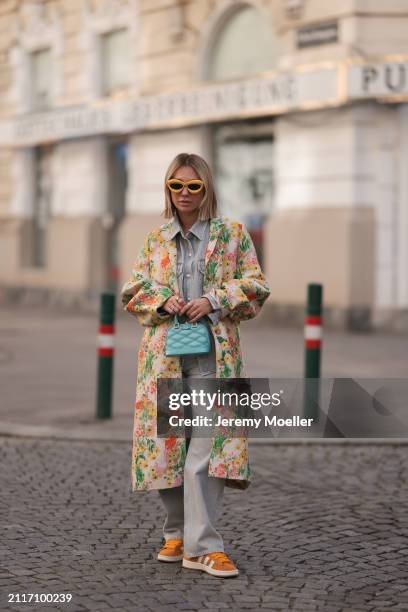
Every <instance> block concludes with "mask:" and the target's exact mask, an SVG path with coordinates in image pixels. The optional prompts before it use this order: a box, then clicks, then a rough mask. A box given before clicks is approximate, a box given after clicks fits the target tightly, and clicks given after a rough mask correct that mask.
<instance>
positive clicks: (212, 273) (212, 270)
mask: <svg viewBox="0 0 408 612" xmlns="http://www.w3.org/2000/svg"><path fill="white" fill-rule="evenodd" d="M207 270H208V275H209V276H215V273H216V271H217V262H216V261H210V262H208V266H207Z"/></svg>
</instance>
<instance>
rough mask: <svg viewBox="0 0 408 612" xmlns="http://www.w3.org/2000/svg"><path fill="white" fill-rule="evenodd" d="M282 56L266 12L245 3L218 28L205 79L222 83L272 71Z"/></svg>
mask: <svg viewBox="0 0 408 612" xmlns="http://www.w3.org/2000/svg"><path fill="white" fill-rule="evenodd" d="M279 54H280V43H279V40H278V37H277V35H276V34H275V32H274V31H273V29H272V28H271V27H270V25H269V24H268V22H267V20H266V19H265V15H264V13H263V12H261V11H260V10H259V9H258V8H257V7H255V6H252V5H245V4H243V5H242V6H241V7H238V8H237V9H236V10H235V11H234V12H233V13H232V14H229V15H227V16H226V19H225V21H223V23H222V24H220V25H219V28H218V33H217V34H216V35H215V37H214V39H213V43H212V52H211V56H210V60H209V63H208V68H207V75H206V76H207V78H208V79H209V80H214V81H221V80H227V79H235V78H240V77H245V76H252V75H255V74H258V73H260V72H265V71H267V70H273V69H274V68H276V67H277V62H278V57H279Z"/></svg>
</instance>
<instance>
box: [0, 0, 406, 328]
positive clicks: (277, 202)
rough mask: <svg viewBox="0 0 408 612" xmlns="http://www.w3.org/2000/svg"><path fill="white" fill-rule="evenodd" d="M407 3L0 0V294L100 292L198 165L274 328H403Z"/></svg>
mask: <svg viewBox="0 0 408 612" xmlns="http://www.w3.org/2000/svg"><path fill="white" fill-rule="evenodd" d="M407 25H408V6H406V2H405V1H404V0H387V2H385V0H384V1H379V0H345V1H344V2H342V3H332V2H324V1H323V0H252V1H242V2H241V1H238V0H215V1H211V0H199V1H197V0H183V1H181V0H180V1H179V0H168V1H166V2H163V1H162V0H149V1H147V0H47V1H45V0H44V1H34V0H27V1H26V0H15V1H13V0H8V2H7V3H0V27H1V31H2V32H3V33H4V34H3V35H2V37H1V38H0V41H1V42H0V45H1V46H2V48H1V49H0V52H1V57H2V58H3V63H2V65H1V73H0V75H1V76H0V79H1V80H0V88H1V92H2V95H1V96H0V157H1V164H0V168H1V169H0V172H1V187H0V211H1V218H0V232H1V242H0V245H1V251H0V261H1V264H0V295H1V297H2V300H3V301H4V300H9V301H21V302H26V303H28V304H30V303H34V302H35V301H38V302H53V303H58V304H69V303H74V304H79V305H82V306H86V305H88V304H93V305H94V304H95V303H96V301H97V297H98V295H99V292H100V291H102V290H105V289H108V290H111V291H117V290H118V287H119V286H120V284H121V283H122V282H123V281H124V280H125V279H126V278H127V277H128V275H129V272H130V270H131V266H132V262H133V260H134V257H135V256H136V253H137V250H138V248H139V245H140V244H141V241H142V239H143V237H144V236H145V234H146V233H147V231H148V230H150V229H152V228H153V227H157V226H158V225H160V224H161V223H164V222H165V219H164V217H163V216H162V215H161V212H162V210H163V204H164V199H163V175H164V172H165V169H166V167H167V165H168V163H169V161H170V160H171V159H172V157H173V156H174V155H175V154H177V153H179V152H181V151H188V152H196V153H199V154H201V155H203V156H204V157H206V158H207V159H208V160H209V161H210V163H211V165H212V168H213V171H214V175H215V178H216V184H217V193H218V199H219V204H220V213H221V214H225V215H227V216H229V217H231V218H234V219H237V220H240V221H242V222H244V223H245V224H246V226H247V227H248V229H249V231H250V233H251V235H252V237H253V240H254V243H255V245H256V249H257V252H258V255H259V258H260V261H261V262H262V265H263V268H264V269H265V272H266V274H267V277H268V280H269V282H270V286H271V297H270V299H269V300H268V303H267V309H265V310H267V312H268V315H267V316H269V317H270V320H273V321H276V322H285V323H295V324H299V325H300V324H301V323H302V320H303V315H304V301H305V295H306V285H307V283H308V282H321V283H323V285H324V298H325V307H326V310H325V321H326V324H327V325H328V326H334V327H340V328H347V329H359V330H364V329H370V328H372V327H374V328H387V329H407V328H408V174H407V172H406V167H407V163H406V162H407V161H408V111H407V109H408V104H407V102H408V55H406V54H405V52H406V42H407V35H406V31H407Z"/></svg>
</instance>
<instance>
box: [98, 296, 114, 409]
mask: <svg viewBox="0 0 408 612" xmlns="http://www.w3.org/2000/svg"><path fill="white" fill-rule="evenodd" d="M114 322H115V295H114V294H113V293H102V294H101V301H100V316H99V335H98V380H97V393H96V395H97V399H96V418H97V419H110V418H111V416H112V411H111V406H112V387H113V354H114V333H115V325H114Z"/></svg>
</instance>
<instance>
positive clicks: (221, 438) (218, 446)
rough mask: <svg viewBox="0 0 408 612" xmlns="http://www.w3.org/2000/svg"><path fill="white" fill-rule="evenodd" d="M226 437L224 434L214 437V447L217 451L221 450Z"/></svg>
mask: <svg viewBox="0 0 408 612" xmlns="http://www.w3.org/2000/svg"><path fill="white" fill-rule="evenodd" d="M224 442H225V437H224V436H216V437H215V439H214V444H213V449H214V451H215V452H218V453H219V452H221V451H222V448H223V446H224Z"/></svg>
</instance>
